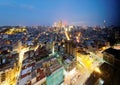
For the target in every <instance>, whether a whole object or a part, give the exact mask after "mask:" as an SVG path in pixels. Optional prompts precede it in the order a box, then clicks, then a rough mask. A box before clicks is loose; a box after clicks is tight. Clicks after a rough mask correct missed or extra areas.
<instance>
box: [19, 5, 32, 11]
mask: <svg viewBox="0 0 120 85" xmlns="http://www.w3.org/2000/svg"><path fill="white" fill-rule="evenodd" d="M19 7H20V8H23V9H28V10H31V9H34V6H32V5H28V4H21V5H19Z"/></svg>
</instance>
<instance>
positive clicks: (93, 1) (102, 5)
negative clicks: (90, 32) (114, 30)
mask: <svg viewBox="0 0 120 85" xmlns="http://www.w3.org/2000/svg"><path fill="white" fill-rule="evenodd" d="M119 4H120V1H119V0H0V25H2V26H3V25H52V24H53V23H54V22H55V21H59V20H62V21H63V22H67V23H68V24H74V25H92V26H93V25H103V21H104V20H106V24H107V25H119V20H120V17H119V16H120V11H119V10H120V9H119V8H120V7H119Z"/></svg>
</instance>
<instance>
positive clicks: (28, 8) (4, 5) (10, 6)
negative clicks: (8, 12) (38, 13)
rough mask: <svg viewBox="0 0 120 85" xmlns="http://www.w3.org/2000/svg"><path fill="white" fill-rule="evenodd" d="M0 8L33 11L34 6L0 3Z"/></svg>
mask: <svg viewBox="0 0 120 85" xmlns="http://www.w3.org/2000/svg"><path fill="white" fill-rule="evenodd" d="M0 7H8V8H18V9H19V8H21V9H26V10H31V9H34V6H32V5H29V4H19V3H15V2H14V3H8V2H7V3H0Z"/></svg>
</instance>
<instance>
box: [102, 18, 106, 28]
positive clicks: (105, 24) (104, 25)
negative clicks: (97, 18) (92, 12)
mask: <svg viewBox="0 0 120 85" xmlns="http://www.w3.org/2000/svg"><path fill="white" fill-rule="evenodd" d="M103 28H106V20H104V26H103Z"/></svg>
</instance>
